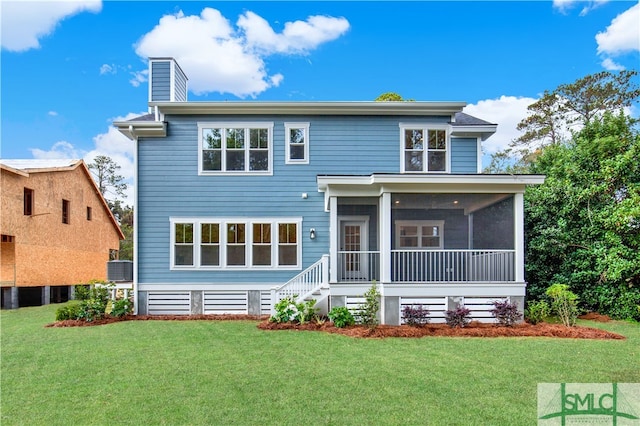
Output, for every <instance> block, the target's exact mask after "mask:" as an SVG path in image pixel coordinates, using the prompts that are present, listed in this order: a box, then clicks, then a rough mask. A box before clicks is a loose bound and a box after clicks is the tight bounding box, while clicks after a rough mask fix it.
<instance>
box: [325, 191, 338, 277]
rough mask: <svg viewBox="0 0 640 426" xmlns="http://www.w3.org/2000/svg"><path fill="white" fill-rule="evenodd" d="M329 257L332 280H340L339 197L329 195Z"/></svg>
mask: <svg viewBox="0 0 640 426" xmlns="http://www.w3.org/2000/svg"><path fill="white" fill-rule="evenodd" d="M327 204H328V206H329V235H330V236H331V237H330V241H329V259H330V262H331V267H330V268H329V273H330V282H332V283H335V282H338V243H339V242H338V232H339V231H338V230H339V224H338V198H337V197H329V199H328V203H327Z"/></svg>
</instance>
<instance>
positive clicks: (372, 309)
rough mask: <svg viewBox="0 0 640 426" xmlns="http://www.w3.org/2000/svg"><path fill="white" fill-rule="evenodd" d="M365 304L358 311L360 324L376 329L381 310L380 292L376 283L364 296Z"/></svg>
mask: <svg viewBox="0 0 640 426" xmlns="http://www.w3.org/2000/svg"><path fill="white" fill-rule="evenodd" d="M364 298H365V302H364V303H363V304H361V305H360V310H359V311H358V320H359V321H358V322H360V323H361V324H363V325H366V326H367V327H369V328H375V327H376V326H377V325H378V311H379V310H380V292H379V291H378V288H377V287H376V283H375V282H374V283H373V285H372V286H371V288H370V289H369V290H367V292H366V293H365V294H364Z"/></svg>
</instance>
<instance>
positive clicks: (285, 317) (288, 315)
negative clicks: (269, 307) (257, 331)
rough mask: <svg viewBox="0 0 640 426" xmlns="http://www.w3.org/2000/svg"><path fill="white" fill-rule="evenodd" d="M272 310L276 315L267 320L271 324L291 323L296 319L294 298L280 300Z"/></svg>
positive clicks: (296, 309)
mask: <svg viewBox="0 0 640 426" xmlns="http://www.w3.org/2000/svg"><path fill="white" fill-rule="evenodd" d="M274 309H275V311H276V313H275V314H274V315H273V316H271V318H269V321H271V322H278V323H282V322H293V321H296V320H297V318H298V306H297V305H296V301H295V296H287V297H285V298H283V299H280V301H279V302H278V303H276V305H275V306H274Z"/></svg>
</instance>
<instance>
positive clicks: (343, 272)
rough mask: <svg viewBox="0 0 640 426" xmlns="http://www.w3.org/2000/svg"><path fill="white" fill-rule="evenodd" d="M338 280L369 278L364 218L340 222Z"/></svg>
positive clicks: (367, 245)
mask: <svg viewBox="0 0 640 426" xmlns="http://www.w3.org/2000/svg"><path fill="white" fill-rule="evenodd" d="M340 235H341V237H340V254H339V256H340V263H341V265H340V280H341V281H361V280H368V279H369V253H368V247H369V240H368V237H367V222H366V221H365V220H344V221H341V222H340Z"/></svg>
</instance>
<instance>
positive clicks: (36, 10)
mask: <svg viewBox="0 0 640 426" xmlns="http://www.w3.org/2000/svg"><path fill="white" fill-rule="evenodd" d="M0 9H2V13H0V23H1V25H0V26H1V27H2V29H0V34H1V37H0V39H1V40H2V48H3V49H6V50H9V51H13V52H23V51H26V50H29V49H37V48H39V47H40V39H42V38H43V37H46V36H48V35H50V34H52V33H53V32H54V30H55V28H56V26H57V25H58V24H59V23H60V22H61V21H62V20H64V19H66V18H68V17H70V16H73V15H76V14H78V13H81V12H85V11H88V12H93V13H97V12H99V11H100V10H101V9H102V2H101V1H100V0H85V1H80V0H72V1H2V2H1V3H0Z"/></svg>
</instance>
